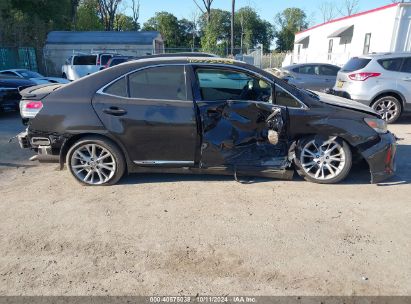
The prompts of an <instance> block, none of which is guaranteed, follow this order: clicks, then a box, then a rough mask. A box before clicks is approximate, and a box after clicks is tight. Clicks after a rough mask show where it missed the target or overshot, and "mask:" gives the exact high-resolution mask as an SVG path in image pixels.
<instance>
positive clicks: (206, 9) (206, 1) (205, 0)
mask: <svg viewBox="0 0 411 304" xmlns="http://www.w3.org/2000/svg"><path fill="white" fill-rule="evenodd" d="M193 1H194V3H195V4H196V5H197V7H198V8H199V9H200V11H201V12H202V13H203V14H206V15H207V23H210V20H211V4H213V1H214V0H201V1H202V4H203V6H201V5H200V4H199V0H193Z"/></svg>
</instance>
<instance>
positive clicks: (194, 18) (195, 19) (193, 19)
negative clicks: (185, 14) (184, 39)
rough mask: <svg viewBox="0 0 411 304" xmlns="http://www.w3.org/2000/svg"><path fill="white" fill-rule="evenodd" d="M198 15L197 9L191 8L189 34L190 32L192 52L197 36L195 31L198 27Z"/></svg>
mask: <svg viewBox="0 0 411 304" xmlns="http://www.w3.org/2000/svg"><path fill="white" fill-rule="evenodd" d="M199 16H200V12H199V11H197V10H193V11H192V13H191V20H190V21H191V24H192V28H191V31H192V32H191V34H192V39H193V41H192V44H191V51H192V52H194V48H195V43H196V37H197V31H198V27H199Z"/></svg>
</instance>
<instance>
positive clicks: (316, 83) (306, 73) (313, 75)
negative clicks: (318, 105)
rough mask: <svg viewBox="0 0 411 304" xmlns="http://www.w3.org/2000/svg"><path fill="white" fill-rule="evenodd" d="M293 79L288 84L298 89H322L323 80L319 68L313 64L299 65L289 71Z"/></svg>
mask: <svg viewBox="0 0 411 304" xmlns="http://www.w3.org/2000/svg"><path fill="white" fill-rule="evenodd" d="M291 71H292V72H293V73H294V75H295V78H294V79H291V80H290V81H289V82H290V83H291V84H294V85H295V86H296V87H298V88H303V89H309V90H315V91H317V90H321V89H322V88H324V79H323V78H322V77H321V76H320V66H319V65H315V64H306V65H301V66H298V67H296V68H293V69H292V70H291Z"/></svg>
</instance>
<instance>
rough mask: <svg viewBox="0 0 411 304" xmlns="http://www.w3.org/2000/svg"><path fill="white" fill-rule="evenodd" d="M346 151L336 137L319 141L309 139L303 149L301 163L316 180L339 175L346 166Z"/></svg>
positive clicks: (306, 171) (305, 170)
mask: <svg viewBox="0 0 411 304" xmlns="http://www.w3.org/2000/svg"><path fill="white" fill-rule="evenodd" d="M345 160H346V156H345V152H344V149H343V147H342V145H341V144H340V143H338V142H337V141H336V140H335V139H330V140H327V141H324V142H323V143H317V142H316V140H311V141H309V142H308V143H307V144H306V145H305V146H304V147H303V149H302V151H301V155H300V163H301V166H302V169H303V170H304V172H305V173H306V174H307V175H309V176H310V177H312V178H314V179H316V180H329V179H332V178H335V177H337V176H338V175H339V174H340V173H341V172H342V170H343V169H344V166H345Z"/></svg>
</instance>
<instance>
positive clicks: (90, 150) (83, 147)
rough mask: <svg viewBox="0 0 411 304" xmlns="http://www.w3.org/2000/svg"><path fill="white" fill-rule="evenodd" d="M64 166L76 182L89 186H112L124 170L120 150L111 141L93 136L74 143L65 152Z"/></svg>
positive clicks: (123, 161)
mask: <svg viewBox="0 0 411 304" xmlns="http://www.w3.org/2000/svg"><path fill="white" fill-rule="evenodd" d="M66 164H67V167H68V169H69V171H70V173H71V174H72V175H73V176H74V178H75V179H76V180H77V181H79V182H80V183H82V184H84V185H89V186H102V185H113V184H115V183H117V182H118V181H119V180H120V179H121V178H122V177H123V175H124V172H125V169H126V164H125V160H124V156H123V153H122V152H121V150H120V149H119V148H118V147H117V146H116V145H115V144H113V143H112V142H111V141H109V140H106V139H102V138H99V137H94V136H90V137H85V138H82V139H80V140H78V141H77V142H76V143H74V145H73V146H72V147H71V148H70V149H69V151H68V152H67V156H66Z"/></svg>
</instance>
